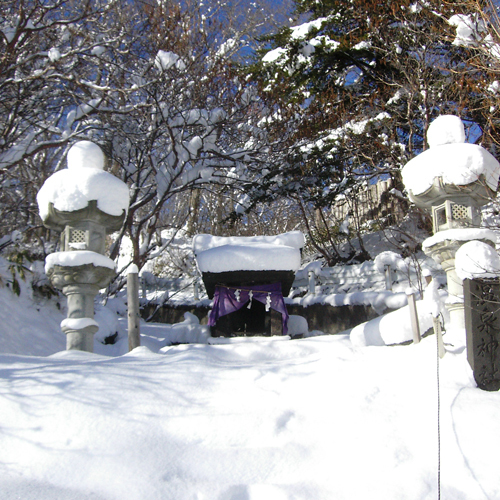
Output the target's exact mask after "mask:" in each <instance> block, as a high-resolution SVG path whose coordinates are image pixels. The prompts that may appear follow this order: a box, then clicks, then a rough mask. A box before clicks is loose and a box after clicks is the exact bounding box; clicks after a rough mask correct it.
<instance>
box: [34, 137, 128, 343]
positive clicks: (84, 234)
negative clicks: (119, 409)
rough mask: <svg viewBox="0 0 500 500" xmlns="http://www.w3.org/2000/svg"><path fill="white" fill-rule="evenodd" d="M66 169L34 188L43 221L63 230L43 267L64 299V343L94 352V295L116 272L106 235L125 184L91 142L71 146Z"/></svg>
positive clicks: (119, 219) (123, 201)
mask: <svg viewBox="0 0 500 500" xmlns="http://www.w3.org/2000/svg"><path fill="white" fill-rule="evenodd" d="M67 163H68V168H66V169H63V170H60V171H58V172H56V173H54V174H53V175H52V176H50V177H49V178H48V179H47V180H46V181H45V183H44V184H43V186H42V188H41V189H40V191H39V192H38V195H37V202H38V208H39V213H40V217H41V218H42V221H43V224H44V225H45V226H46V227H47V228H49V229H54V230H55V231H58V232H60V233H61V240H60V247H61V251H59V252H55V253H52V254H50V255H48V256H47V259H46V261H45V272H46V273H47V276H48V277H49V279H50V280H51V282H52V284H53V285H54V286H55V287H56V288H59V289H61V290H62V291H63V293H64V295H66V297H67V299H68V316H67V318H66V319H65V320H63V322H62V323H61V329H62V331H63V332H64V333H65V334H66V339H67V340H66V348H67V349H77V350H82V351H88V352H92V351H93V342H94V340H93V335H94V334H95V333H96V332H97V331H98V329H99V325H98V324H97V322H96V321H95V320H94V298H95V296H96V294H97V292H98V291H99V290H100V289H101V288H104V287H106V286H107V285H108V284H109V282H110V281H111V279H112V277H113V276H114V274H115V263H114V261H112V260H111V259H109V258H108V257H106V256H105V255H104V253H105V238H106V235H107V234H109V233H112V232H114V231H117V230H118V229H119V228H120V227H121V225H122V223H123V220H124V218H125V215H126V212H127V209H128V202H129V191H128V187H127V185H126V184H125V183H124V182H122V181H121V180H120V179H117V178H116V177H114V176H113V175H112V174H110V173H108V172H106V171H104V163H105V157H104V154H103V152H102V151H101V148H100V147H99V146H98V145H97V144H94V143H92V142H90V141H81V142H78V143H76V144H74V145H73V146H72V148H71V149H70V150H69V152H68V155H67Z"/></svg>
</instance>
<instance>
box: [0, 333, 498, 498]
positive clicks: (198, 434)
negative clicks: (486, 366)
mask: <svg viewBox="0 0 500 500" xmlns="http://www.w3.org/2000/svg"><path fill="white" fill-rule="evenodd" d="M434 342H435V339H434V338H427V339H424V341H423V342H422V343H421V344H419V345H417V346H408V347H364V348H354V347H353V346H352V344H351V343H350V341H349V339H348V337H347V336H333V337H326V336H325V337H318V338H314V339H303V340H297V341H277V340H276V341H272V340H271V341H260V342H246V343H241V344H228V345H181V346H177V347H170V348H166V349H164V350H163V351H161V352H160V353H158V354H156V353H152V352H151V351H149V350H148V349H147V348H145V347H140V348H138V349H136V350H135V351H133V352H132V353H130V354H127V355H125V356H121V357H104V356H99V355H96V354H86V353H78V352H63V353H59V354H56V355H53V356H50V357H48V358H43V357H30V356H15V355H1V356H0V373H1V380H0V405H1V408H2V412H1V416H0V426H1V429H2V433H1V434H0V436H1V437H0V492H2V493H1V494H0V497H1V498H22V499H23V500H30V499H33V500H35V499H36V500H45V499H47V500H48V499H54V498H57V499H58V500H66V499H67V500H69V499H71V500H80V499H81V500H83V499H90V498H92V499H96V500H101V499H102V500H104V499H106V500H112V499H113V500H114V499H119V498H120V499H123V498H126V499H127V500H143V499H144V500H146V499H147V500H156V499H158V500H159V499H170V498H172V499H176V500H184V499H186V500H188V499H189V500H191V499H206V500H248V499H250V500H266V499H269V500H271V499H272V500H280V499H289V500H292V499H294V500H311V499H317V500H323V499H324V500H331V499H358V498H370V499H372V500H377V499H380V500H390V499H394V500H396V499H397V500H405V499H411V500H417V499H418V500H425V499H429V500H430V499H435V498H437V471H438V468H437V452H438V450H437V389H436V387H437V384H436V349H435V343H434ZM499 411H500V395H499V394H498V393H486V392H482V391H480V390H478V389H476V388H475V387H474V386H473V383H472V382H471V376H470V372H469V370H468V368H467V365H466V361H465V359H464V355H463V354H461V355H453V354H449V353H448V354H447V355H446V356H445V358H444V360H443V361H442V362H441V444H442V454H441V481H442V486H441V488H442V498H452V499H454V500H460V499H464V500H465V499H467V500H470V499H474V500H481V499H493V498H499V497H500V477H499V475H498V464H497V463H496V461H495V460H492V457H493V456H494V455H495V454H496V453H497V451H498V449H499V446H500V432H499V431H500V423H499V420H498V414H499Z"/></svg>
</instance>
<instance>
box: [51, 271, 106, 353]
mask: <svg viewBox="0 0 500 500" xmlns="http://www.w3.org/2000/svg"><path fill="white" fill-rule="evenodd" d="M47 275H48V277H49V279H50V281H51V283H52V285H53V286H54V287H55V288H58V289H60V290H62V292H63V293H64V295H65V296H66V297H67V299H68V315H67V319H66V320H64V321H63V323H62V324H61V330H62V331H63V333H65V334H66V349H68V350H70V349H76V350H80V351H87V352H93V351H94V334H95V333H96V332H97V330H98V329H99V326H98V325H97V323H96V322H95V321H94V298H95V296H96V295H97V293H98V292H99V290H100V289H101V288H105V287H106V286H107V285H108V284H109V283H110V281H111V279H112V278H113V277H114V275H115V272H114V270H113V269H110V268H108V267H102V266H94V265H93V264H84V265H81V266H59V265H56V266H54V267H53V268H51V269H49V271H48V273H47Z"/></svg>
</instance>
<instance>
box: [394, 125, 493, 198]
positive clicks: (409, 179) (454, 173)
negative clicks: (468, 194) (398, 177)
mask: <svg viewBox="0 0 500 500" xmlns="http://www.w3.org/2000/svg"><path fill="white" fill-rule="evenodd" d="M427 140H428V142H429V145H430V149H428V150H427V151H424V152H423V153H421V154H419V155H418V156H416V157H415V158H413V159H412V160H410V161H409V162H408V163H407V164H406V165H405V166H404V167H403V170H402V175H403V182H404V184H405V186H406V188H407V189H410V190H411V191H412V193H413V194H414V195H419V194H422V193H424V192H425V191H427V190H428V189H429V188H430V187H431V186H432V184H433V182H434V179H435V178H436V177H441V178H442V179H443V182H444V183H445V184H455V185H458V186H466V185H467V184H470V183H472V182H475V181H477V180H478V179H479V177H480V176H481V175H482V176H483V177H484V180H485V182H486V184H487V185H488V186H489V187H490V188H491V189H492V190H493V191H496V189H497V187H498V178H499V176H500V164H499V163H498V161H497V160H496V158H495V157H494V156H493V155H492V154H490V153H489V152H488V151H486V149H484V148H482V147H481V146H478V145H476V144H469V143H465V142H464V140H465V133H464V131H463V124H462V123H461V120H460V118H458V117H456V116H450V115H443V116H440V117H438V118H436V120H434V121H433V122H432V123H431V125H430V127H429V130H428V133H427Z"/></svg>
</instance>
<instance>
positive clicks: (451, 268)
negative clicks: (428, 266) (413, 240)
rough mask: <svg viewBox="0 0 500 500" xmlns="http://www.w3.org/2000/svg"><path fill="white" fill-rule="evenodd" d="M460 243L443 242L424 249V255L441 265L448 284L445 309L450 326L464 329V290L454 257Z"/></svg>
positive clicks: (455, 241)
mask: <svg viewBox="0 0 500 500" xmlns="http://www.w3.org/2000/svg"><path fill="white" fill-rule="evenodd" d="M462 243H463V242H462V241H457V240H444V241H441V242H439V243H436V244H434V245H432V246H430V247H427V248H425V253H426V254H427V255H428V256H429V257H431V258H432V259H434V260H435V261H436V262H437V263H438V264H440V265H441V267H442V268H443V271H444V272H445V273H446V279H447V282H448V301H447V303H446V309H447V310H448V312H449V314H450V323H451V326H453V327H456V328H461V329H463V328H465V316H464V288H463V285H462V280H461V279H460V278H459V277H458V276H457V273H456V271H455V255H456V253H457V250H458V249H459V248H460V246H461V245H462Z"/></svg>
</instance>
